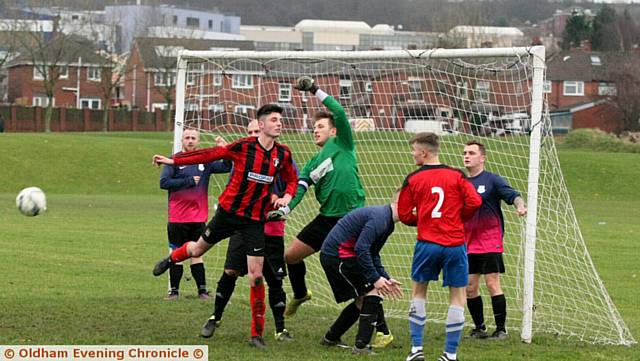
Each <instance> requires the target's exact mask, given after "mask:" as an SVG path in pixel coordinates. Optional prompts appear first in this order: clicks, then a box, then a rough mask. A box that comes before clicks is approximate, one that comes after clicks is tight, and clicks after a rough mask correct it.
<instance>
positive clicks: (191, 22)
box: [187, 17, 200, 28]
mask: <svg viewBox="0 0 640 361" xmlns="http://www.w3.org/2000/svg"><path fill="white" fill-rule="evenodd" d="M187 27H190V28H199V27H200V19H198V18H190V17H187Z"/></svg>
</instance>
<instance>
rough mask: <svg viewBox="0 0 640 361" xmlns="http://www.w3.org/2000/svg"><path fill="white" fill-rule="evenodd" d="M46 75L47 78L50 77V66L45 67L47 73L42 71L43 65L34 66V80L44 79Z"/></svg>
mask: <svg viewBox="0 0 640 361" xmlns="http://www.w3.org/2000/svg"><path fill="white" fill-rule="evenodd" d="M45 75H46V78H49V76H48V75H49V68H48V67H47V68H45V73H44V74H43V73H42V67H38V66H34V67H33V80H44V78H45Z"/></svg>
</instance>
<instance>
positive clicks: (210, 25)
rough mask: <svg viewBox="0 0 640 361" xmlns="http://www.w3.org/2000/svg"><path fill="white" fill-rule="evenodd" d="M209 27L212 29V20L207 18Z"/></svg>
mask: <svg viewBox="0 0 640 361" xmlns="http://www.w3.org/2000/svg"><path fill="white" fill-rule="evenodd" d="M209 29H213V20H211V19H209Z"/></svg>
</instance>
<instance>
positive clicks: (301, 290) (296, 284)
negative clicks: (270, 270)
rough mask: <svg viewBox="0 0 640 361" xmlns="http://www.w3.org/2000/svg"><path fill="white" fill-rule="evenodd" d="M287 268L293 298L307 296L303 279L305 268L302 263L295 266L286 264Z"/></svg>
mask: <svg viewBox="0 0 640 361" xmlns="http://www.w3.org/2000/svg"><path fill="white" fill-rule="evenodd" d="M287 267H288V268H289V281H291V289H293V297H294V298H297V299H300V298H304V297H305V296H306V295H307V285H306V283H305V281H304V277H305V275H306V273H307V267H306V266H305V264H304V261H302V262H300V263H296V264H287Z"/></svg>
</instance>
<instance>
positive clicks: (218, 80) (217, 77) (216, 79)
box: [213, 74, 222, 86]
mask: <svg viewBox="0 0 640 361" xmlns="http://www.w3.org/2000/svg"><path fill="white" fill-rule="evenodd" d="M213 86H222V74H213Z"/></svg>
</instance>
